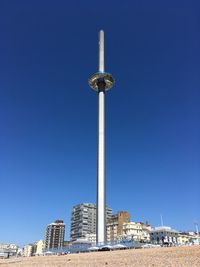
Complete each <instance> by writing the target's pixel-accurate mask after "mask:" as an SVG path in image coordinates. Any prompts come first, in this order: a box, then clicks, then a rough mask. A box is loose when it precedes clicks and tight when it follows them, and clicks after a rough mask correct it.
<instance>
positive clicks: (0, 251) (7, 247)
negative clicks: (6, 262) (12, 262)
mask: <svg viewBox="0 0 200 267" xmlns="http://www.w3.org/2000/svg"><path fill="white" fill-rule="evenodd" d="M19 254H20V248H19V247H18V246H17V245H16V244H9V243H0V256H2V257H5V258H6V257H8V255H9V256H16V255H19Z"/></svg>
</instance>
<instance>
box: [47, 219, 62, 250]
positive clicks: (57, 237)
mask: <svg viewBox="0 0 200 267" xmlns="http://www.w3.org/2000/svg"><path fill="white" fill-rule="evenodd" d="M64 237H65V224H64V222H63V220H56V221H55V222H54V223H51V224H49V225H48V226H47V229H46V233H45V244H44V247H45V249H50V248H61V247H63V243H64Z"/></svg>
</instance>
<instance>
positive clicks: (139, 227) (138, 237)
mask: <svg viewBox="0 0 200 267" xmlns="http://www.w3.org/2000/svg"><path fill="white" fill-rule="evenodd" d="M150 230H151V227H150V225H147V224H144V223H142V222H139V223H136V222H128V223H123V235H122V239H132V240H134V241H140V242H149V241H150Z"/></svg>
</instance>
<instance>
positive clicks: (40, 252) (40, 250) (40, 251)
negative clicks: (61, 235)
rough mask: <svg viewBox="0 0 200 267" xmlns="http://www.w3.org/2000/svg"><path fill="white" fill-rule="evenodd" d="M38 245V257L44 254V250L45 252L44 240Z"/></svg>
mask: <svg viewBox="0 0 200 267" xmlns="http://www.w3.org/2000/svg"><path fill="white" fill-rule="evenodd" d="M35 245H36V252H35V254H36V255H42V254H43V250H44V241H43V240H39V241H36V242H35Z"/></svg>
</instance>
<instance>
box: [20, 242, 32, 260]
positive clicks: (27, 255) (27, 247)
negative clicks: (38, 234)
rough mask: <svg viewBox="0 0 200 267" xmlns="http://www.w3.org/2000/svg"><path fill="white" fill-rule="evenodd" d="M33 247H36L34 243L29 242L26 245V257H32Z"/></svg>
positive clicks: (24, 254) (24, 252) (24, 251)
mask: <svg viewBox="0 0 200 267" xmlns="http://www.w3.org/2000/svg"><path fill="white" fill-rule="evenodd" d="M33 249H34V245H33V244H28V245H26V246H24V247H23V253H22V254H23V256H24V257H31V256H33Z"/></svg>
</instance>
